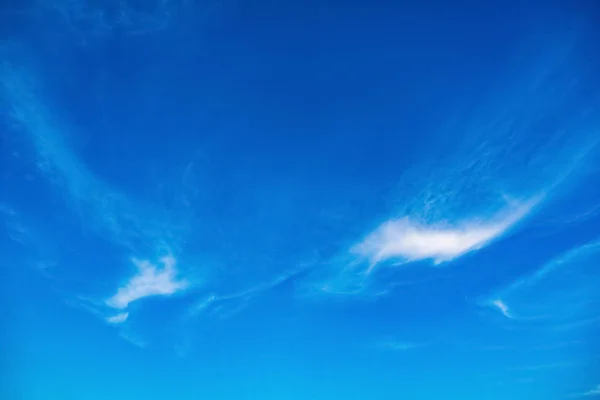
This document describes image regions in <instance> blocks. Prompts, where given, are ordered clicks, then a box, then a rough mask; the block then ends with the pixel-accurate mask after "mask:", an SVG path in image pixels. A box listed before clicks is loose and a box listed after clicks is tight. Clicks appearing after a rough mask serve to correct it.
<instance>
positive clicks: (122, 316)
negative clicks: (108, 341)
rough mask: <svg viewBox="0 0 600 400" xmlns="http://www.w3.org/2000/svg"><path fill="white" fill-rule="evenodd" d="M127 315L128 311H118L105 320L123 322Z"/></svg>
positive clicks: (112, 322)
mask: <svg viewBox="0 0 600 400" xmlns="http://www.w3.org/2000/svg"><path fill="white" fill-rule="evenodd" d="M127 317H129V313H128V312H124V313H120V314H117V315H115V316H112V317H108V318H107V319H106V320H107V321H108V322H110V323H111V324H120V323H123V322H125V321H126V320H127Z"/></svg>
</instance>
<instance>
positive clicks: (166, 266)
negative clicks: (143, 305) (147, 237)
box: [106, 257, 188, 309]
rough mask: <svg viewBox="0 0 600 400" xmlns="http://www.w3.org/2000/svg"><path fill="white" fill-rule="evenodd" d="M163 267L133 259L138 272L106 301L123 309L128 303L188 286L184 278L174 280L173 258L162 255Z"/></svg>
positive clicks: (166, 293) (168, 293) (166, 294)
mask: <svg viewBox="0 0 600 400" xmlns="http://www.w3.org/2000/svg"><path fill="white" fill-rule="evenodd" d="M160 261H161V263H162V265H163V268H160V269H159V268H158V267H156V266H155V265H153V264H151V263H150V262H149V261H140V260H136V259H133V263H134V264H135V265H136V266H137V267H138V269H139V273H138V274H137V275H135V276H134V277H133V278H131V279H130V280H129V282H127V284H126V285H125V286H123V287H121V288H119V290H117V293H116V294H115V295H114V296H112V297H111V298H110V299H108V300H107V301H106V304H107V305H109V306H110V307H113V308H118V309H124V308H126V307H127V306H128V305H129V303H131V302H134V301H136V300H139V299H141V298H144V297H149V296H168V295H171V294H173V293H175V292H177V291H180V290H183V289H185V288H186V287H187V286H188V283H187V282H186V281H185V280H176V275H177V272H176V270H175V259H174V258H173V257H164V258H162V259H161V260H160Z"/></svg>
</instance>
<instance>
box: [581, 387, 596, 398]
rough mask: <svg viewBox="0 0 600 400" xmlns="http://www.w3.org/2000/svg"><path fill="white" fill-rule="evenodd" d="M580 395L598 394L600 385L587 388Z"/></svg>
mask: <svg viewBox="0 0 600 400" xmlns="http://www.w3.org/2000/svg"><path fill="white" fill-rule="evenodd" d="M581 396H600V385H596V387H594V388H592V389H590V390H588V391H587V392H583V393H582V394H581Z"/></svg>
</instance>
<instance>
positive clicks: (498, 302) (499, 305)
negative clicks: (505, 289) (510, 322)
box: [490, 299, 512, 318]
mask: <svg viewBox="0 0 600 400" xmlns="http://www.w3.org/2000/svg"><path fill="white" fill-rule="evenodd" d="M490 305H491V306H492V307H495V308H497V309H498V310H499V311H500V312H501V313H502V314H503V315H504V316H505V317H506V318H512V316H511V315H510V313H509V309H508V306H507V305H506V304H505V303H504V302H503V301H502V300H500V299H496V300H492V301H491V302H490Z"/></svg>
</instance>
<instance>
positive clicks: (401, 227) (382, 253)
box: [351, 199, 538, 265]
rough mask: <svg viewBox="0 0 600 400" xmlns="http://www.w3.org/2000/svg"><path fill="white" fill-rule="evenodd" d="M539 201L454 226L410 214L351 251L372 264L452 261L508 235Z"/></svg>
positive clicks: (382, 226)
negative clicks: (425, 221) (423, 221)
mask: <svg viewBox="0 0 600 400" xmlns="http://www.w3.org/2000/svg"><path fill="white" fill-rule="evenodd" d="M537 202H538V200H537V199H534V200H531V201H528V202H525V203H523V204H521V205H519V206H517V207H513V209H512V210H510V211H508V212H505V213H503V215H500V216H497V217H492V218H490V219H489V220H483V219H474V220H471V221H465V222H459V223H457V224H454V225H447V224H420V223H417V222H415V221H413V220H411V219H410V218H409V217H405V218H402V219H395V220H390V221H387V222H385V223H383V224H382V225H380V226H379V227H378V228H377V229H375V231H373V232H372V233H370V234H369V235H367V237H366V238H365V239H364V240H363V241H361V242H360V243H358V244H356V245H355V246H354V247H353V248H352V249H351V252H352V253H354V254H357V255H359V256H361V257H366V258H368V259H369V261H370V262H371V265H375V264H377V263H379V262H382V261H385V260H390V259H398V260H401V261H418V260H425V259H431V260H433V261H434V262H435V263H442V262H445V261H451V260H453V259H455V258H457V257H460V256H462V255H464V254H466V253H469V252H471V251H475V250H478V249H480V248H482V247H484V246H485V245H487V244H488V243H490V242H491V241H492V240H494V239H496V238H498V237H499V236H501V235H502V234H504V233H505V232H506V231H507V230H508V229H509V228H510V227H511V226H513V225H514V224H516V223H517V222H518V221H519V220H521V219H522V218H523V217H525V216H526V215H527V213H528V212H529V211H530V210H531V209H532V207H533V206H534V205H535V204H536V203H537Z"/></svg>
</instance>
